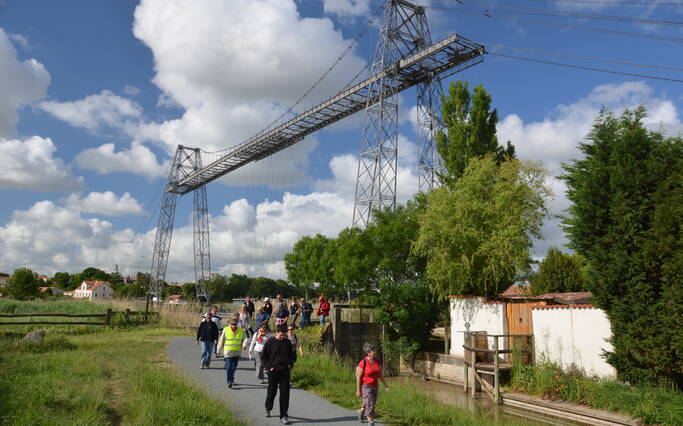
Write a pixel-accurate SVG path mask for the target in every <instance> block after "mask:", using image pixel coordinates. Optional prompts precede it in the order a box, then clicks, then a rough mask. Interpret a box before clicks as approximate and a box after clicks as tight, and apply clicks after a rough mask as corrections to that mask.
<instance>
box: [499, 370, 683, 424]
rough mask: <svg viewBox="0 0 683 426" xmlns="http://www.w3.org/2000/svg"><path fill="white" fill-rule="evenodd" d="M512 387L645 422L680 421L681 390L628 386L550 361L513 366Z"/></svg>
mask: <svg viewBox="0 0 683 426" xmlns="http://www.w3.org/2000/svg"><path fill="white" fill-rule="evenodd" d="M511 386H512V388H513V389H514V390H516V391H520V392H524V393H528V394H531V395H535V396H540V397H544V398H549V399H556V400H562V401H569V402H575V403H578V404H583V405H587V406H590V407H594V408H598V409H603V410H609V411H615V412H620V413H623V414H627V415H630V416H633V417H638V418H640V419H642V420H643V421H644V422H645V423H646V424H661V425H682V424H683V392H680V391H677V390H675V389H667V388H663V387H636V386H628V385H626V384H623V383H620V382H617V381H615V380H607V379H599V378H594V377H585V376H584V375H583V374H582V373H581V372H580V371H577V370H567V371H565V370H563V369H562V368H560V367H559V366H558V365H556V364H554V363H551V362H541V363H539V364H537V365H535V366H523V365H516V366H515V367H514V370H513V373H512V383H511Z"/></svg>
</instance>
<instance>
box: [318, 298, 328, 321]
mask: <svg viewBox="0 0 683 426" xmlns="http://www.w3.org/2000/svg"><path fill="white" fill-rule="evenodd" d="M318 301H319V302H320V306H318V312H317V314H318V318H320V325H325V318H327V316H328V315H330V304H329V303H328V302H327V300H325V297H324V296H320V297H319V298H318Z"/></svg>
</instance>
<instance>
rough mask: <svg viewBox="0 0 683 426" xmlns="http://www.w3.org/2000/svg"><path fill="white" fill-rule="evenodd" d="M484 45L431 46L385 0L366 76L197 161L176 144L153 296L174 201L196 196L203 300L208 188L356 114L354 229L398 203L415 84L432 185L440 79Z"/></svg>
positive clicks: (417, 13)
mask: <svg viewBox="0 0 683 426" xmlns="http://www.w3.org/2000/svg"><path fill="white" fill-rule="evenodd" d="M485 53H486V51H485V48H484V46H482V45H480V44H478V43H475V42H472V41H470V40H468V39H466V38H464V37H462V36H460V35H459V34H450V35H449V36H447V37H445V38H444V39H442V40H440V41H438V42H436V43H432V42H431V36H430V34H429V27H428V25H427V17H426V15H425V9H424V8H423V7H421V6H416V5H414V4H412V3H409V2H408V1H406V0H387V4H386V6H385V14H384V23H383V25H382V28H381V31H380V40H379V42H378V44H377V49H376V51H375V55H374V58H373V63H372V75H371V76H370V77H368V78H367V79H366V80H364V81H361V82H359V83H357V84H355V85H353V86H352V87H349V88H346V89H344V90H343V91H341V92H340V93H337V94H336V95H334V96H332V97H330V98H328V99H326V100H324V101H323V102H321V103H320V104H318V105H315V106H313V107H311V108H309V109H308V110H306V111H303V112H301V113H300V114H299V115H297V116H296V117H294V118H291V119H289V120H287V121H285V122H282V123H280V124H279V125H277V126H275V127H272V128H270V127H269V128H268V129H266V130H264V131H262V132H259V133H257V134H256V135H255V136H253V137H251V138H249V139H247V140H246V141H244V142H242V143H240V144H238V145H234V146H232V147H229V148H227V149H225V150H223V151H219V152H217V153H214V154H218V155H216V156H215V157H213V158H212V161H210V162H209V163H208V164H202V158H201V153H202V151H201V150H200V149H198V148H187V147H184V146H181V145H179V146H178V149H177V151H176V154H175V157H174V158H173V163H172V165H171V170H170V172H169V175H168V183H167V184H166V188H165V190H164V194H163V200H162V204H161V211H160V213H159V222H158V226H157V233H156V239H155V242H154V253H153V256H152V271H151V274H150V290H149V293H150V295H152V296H155V297H157V299H158V298H160V297H161V295H162V292H163V287H164V284H165V283H164V279H165V277H166V266H167V264H168V254H169V249H170V246H171V237H172V235H173V221H174V216H175V208H176V201H177V198H178V196H179V195H185V194H188V193H190V192H194V208H193V212H192V218H193V235H194V261H195V278H196V280H197V299H198V300H199V301H200V302H209V288H208V283H207V281H208V279H209V277H210V270H211V265H210V256H209V214H208V209H207V196H206V184H208V183H209V182H212V181H214V180H216V179H219V178H220V177H221V176H225V175H226V174H228V173H231V172H233V171H235V170H237V169H238V168H240V167H243V166H245V165H247V164H249V163H251V162H254V161H258V160H261V159H264V158H266V157H268V156H270V155H273V154H275V153H277V152H279V151H281V150H283V149H285V148H287V147H289V146H291V145H294V144H296V143H298V142H300V141H302V140H303V139H304V137H305V136H306V135H309V134H311V133H313V132H315V131H317V130H320V129H322V128H324V127H326V126H328V125H330V124H332V123H335V122H337V121H339V120H342V119H344V118H346V117H348V116H350V115H352V114H354V113H356V112H358V111H360V110H362V109H365V110H366V111H367V125H366V126H365V128H364V129H363V139H362V143H361V151H360V157H359V161H358V180H357V183H356V199H355V205H354V214H353V217H354V220H353V224H354V225H355V226H364V225H366V224H367V223H368V221H369V220H370V219H371V213H372V211H373V210H375V209H383V208H386V207H389V208H393V207H394V206H395V205H396V172H397V167H398V163H397V161H398V156H397V150H398V104H397V101H398V93H400V92H402V91H404V90H406V89H408V88H410V87H413V86H417V110H418V116H417V134H418V145H419V165H418V175H419V188H420V191H424V192H426V191H428V190H429V189H431V188H433V187H434V186H435V185H438V171H439V169H440V168H441V158H440V157H439V155H438V153H437V152H436V149H435V146H434V134H435V133H436V131H437V130H438V129H439V128H440V127H441V126H440V125H439V122H438V119H437V114H438V108H439V104H440V97H441V84H440V81H439V76H440V75H441V76H443V75H452V74H454V73H456V72H459V71H462V70H464V69H467V68H469V67H471V66H474V65H476V64H478V63H480V62H481V61H482V59H481V56H482V55H484V54H485Z"/></svg>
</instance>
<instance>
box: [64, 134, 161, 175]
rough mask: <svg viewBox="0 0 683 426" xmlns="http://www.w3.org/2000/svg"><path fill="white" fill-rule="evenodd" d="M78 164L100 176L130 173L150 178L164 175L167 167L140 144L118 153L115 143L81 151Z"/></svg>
mask: <svg viewBox="0 0 683 426" xmlns="http://www.w3.org/2000/svg"><path fill="white" fill-rule="evenodd" d="M75 161H76V164H77V165H78V166H79V167H80V168H82V169H87V170H93V171H95V172H97V173H99V174H109V173H121V172H128V173H134V174H137V175H140V176H145V177H148V178H155V177H158V176H162V175H164V174H165V173H166V172H167V170H166V167H165V166H164V165H162V164H159V163H158V162H157V157H156V155H155V154H154V153H153V152H152V151H151V150H150V149H149V148H147V147H146V146H144V145H142V144H141V143H139V142H135V141H134V142H133V143H132V144H131V147H130V149H122V150H119V151H116V147H115V146H114V144H113V143H105V144H103V145H100V146H99V147H97V148H88V149H85V150H83V151H81V152H80V153H79V154H78V155H77V156H76V158H75Z"/></svg>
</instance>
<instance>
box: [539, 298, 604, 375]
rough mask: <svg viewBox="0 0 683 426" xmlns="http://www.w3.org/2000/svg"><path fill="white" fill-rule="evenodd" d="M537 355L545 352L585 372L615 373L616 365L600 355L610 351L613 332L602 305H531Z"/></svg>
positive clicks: (554, 360) (562, 364) (549, 357)
mask: <svg viewBox="0 0 683 426" xmlns="http://www.w3.org/2000/svg"><path fill="white" fill-rule="evenodd" d="M531 312H532V317H533V318H532V320H533V327H534V346H535V348H534V349H535V351H536V359H537V360H540V359H541V358H542V357H543V356H545V357H546V358H547V359H548V360H550V361H553V362H556V363H558V364H559V365H561V366H562V367H564V368H567V367H569V366H571V365H572V364H573V365H575V366H577V367H578V368H580V369H582V370H583V371H584V372H585V373H586V374H588V375H595V376H599V377H614V376H615V375H616V371H615V369H614V368H613V367H612V366H611V365H609V364H608V363H607V361H605V359H604V358H603V357H602V356H601V354H602V352H603V350H607V351H611V350H612V345H611V344H610V343H608V342H607V341H606V340H607V339H609V338H610V337H611V335H612V333H611V330H610V323H609V320H608V319H607V316H606V315H605V312H604V311H603V310H601V309H597V308H592V307H565V306H562V307H538V308H533V309H532V310H531Z"/></svg>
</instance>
